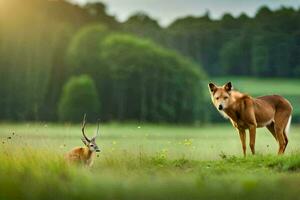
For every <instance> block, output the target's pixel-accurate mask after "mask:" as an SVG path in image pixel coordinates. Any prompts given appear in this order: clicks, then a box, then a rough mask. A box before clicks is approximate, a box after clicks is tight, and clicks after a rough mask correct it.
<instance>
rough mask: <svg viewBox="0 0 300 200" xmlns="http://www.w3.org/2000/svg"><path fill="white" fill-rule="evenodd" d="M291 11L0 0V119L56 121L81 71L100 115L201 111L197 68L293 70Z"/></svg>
mask: <svg viewBox="0 0 300 200" xmlns="http://www.w3.org/2000/svg"><path fill="white" fill-rule="evenodd" d="M299 13H300V12H299V9H298V10H295V9H292V8H285V7H282V8H279V9H277V10H270V9H269V8H267V7H262V8H260V9H259V10H258V11H257V14H256V15H255V16H254V17H251V18H250V17H248V16H247V15H245V14H241V15H240V16H238V17H233V16H232V15H230V14H224V16H223V17H222V18H221V19H219V20H213V19H211V18H210V16H209V12H207V13H206V14H205V15H203V16H200V17H191V16H188V17H185V18H180V19H177V20H176V21H174V22H173V23H172V24H171V25H170V26H168V27H161V26H159V23H158V22H157V21H156V20H155V19H153V18H151V16H148V15H147V14H146V13H141V12H139V13H135V14H133V15H132V16H131V17H129V18H128V20H127V21H125V22H123V23H120V22H117V21H116V19H115V18H114V17H113V16H110V15H108V14H107V12H106V6H105V5H104V4H102V3H89V4H87V5H85V6H82V7H79V6H76V5H73V4H71V3H69V2H68V1H43V0H27V1H26V3H24V2H23V1H22V0H9V1H6V2H3V3H2V4H1V6H0V55H1V59H0V80H1V81H0V83H1V84H0V92H1V95H2V98H0V103H1V105H2V108H3V109H1V110H0V120H18V121H27V120H33V121H41V120H44V121H57V120H58V113H57V110H58V109H57V105H58V102H59V98H60V94H61V93H62V88H63V85H64V84H65V83H66V81H67V80H68V79H69V78H70V77H71V76H74V75H75V76H78V75H81V74H87V75H89V76H90V77H91V78H92V79H93V80H94V82H95V86H96V89H97V92H98V94H99V98H100V97H101V99H98V101H99V102H100V103H101V108H102V109H101V115H102V116H101V117H103V119H105V120H138V121H168V122H173V123H177V122H181V123H182V122H196V121H203V119H209V116H210V115H211V113H212V112H213V113H214V114H215V113H216V112H215V111H209V112H205V111H207V108H206V106H203V105H204V104H203V100H204V97H203V90H202V87H201V86H199V84H198V83H197V80H196V79H198V81H200V80H203V75H204V74H209V75H212V76H215V75H222V76H223V75H229V74H230V75H235V76H239V75H243V76H261V77H274V76H276V77H292V78H297V77H298V76H299V73H300V59H299V58H300V57H299V53H300V39H299V38H300V37H299V36H300V32H299V30H300V26H299V23H298V22H299V16H300V14H299ZM27 27H30V28H27ZM113 33H117V36H116V35H115V34H113ZM128 34H131V35H135V36H137V37H136V38H133V36H128ZM141 37H142V38H143V39H146V40H141V39H140V38H141ZM115 38H119V39H118V40H117V39H115ZM150 40H151V41H152V42H150ZM118 42H120V45H118V44H117V43H118ZM154 43H157V44H159V45H157V44H154ZM112 48H116V52H113V49H112ZM130 48H133V49H132V50H131V49H130ZM169 49H171V50H170V51H169ZM106 51H107V52H106ZM175 52H176V53H175ZM180 54H181V55H180ZM183 56H184V57H183ZM186 57H188V58H186ZM196 68H197V69H198V70H196ZM114 73H116V74H114ZM123 73H124V74H123ZM197 74H198V75H197ZM159 76H162V77H159ZM187 77H190V78H187ZM196 77H198V78H196ZM253 84H254V85H255V83H253ZM205 87H206V86H205ZM132 88H133V89H132ZM280 88H281V87H280ZM285 90H286V89H284V90H281V91H280V92H284V91H285ZM245 91H246V90H245ZM279 94H280V93H279ZM289 98H291V99H293V101H294V102H296V103H297V102H298V97H297V96H295V95H291V96H289ZM131 102H132V103H131ZM205 105H206V104H205ZM295 110H298V108H295ZM297 112H298V111H297ZM294 119H295V118H294ZM296 119H300V117H299V116H297V117H296Z"/></svg>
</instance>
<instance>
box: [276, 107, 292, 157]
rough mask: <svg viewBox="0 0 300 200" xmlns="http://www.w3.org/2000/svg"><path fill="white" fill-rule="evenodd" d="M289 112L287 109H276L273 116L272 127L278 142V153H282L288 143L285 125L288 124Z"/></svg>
mask: <svg viewBox="0 0 300 200" xmlns="http://www.w3.org/2000/svg"><path fill="white" fill-rule="evenodd" d="M290 115H291V113H290V112H289V111H285V110H284V111H277V112H276V114H275V118H274V121H275V123H274V129H275V133H276V137H277V140H278V143H279V149H278V154H283V153H284V151H285V149H286V146H287V144H288V138H287V135H286V131H285V129H286V126H287V124H288V121H289V118H290Z"/></svg>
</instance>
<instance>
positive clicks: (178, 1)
mask: <svg viewBox="0 0 300 200" xmlns="http://www.w3.org/2000/svg"><path fill="white" fill-rule="evenodd" d="M70 1H73V2H77V3H80V4H84V3H86V2H95V1H99V0H70ZM102 2H104V3H105V4H106V5H107V8H108V12H109V14H112V15H115V16H116V17H117V19H118V20H119V21H124V20H126V19H127V18H128V16H130V15H131V14H132V13H135V12H137V11H145V12H146V13H148V14H149V15H150V16H152V17H153V18H155V19H157V20H158V21H159V23H160V24H161V25H168V24H169V23H171V22H172V21H173V20H174V19H175V18H178V17H183V16H186V15H195V16H199V15H203V13H205V11H206V10H209V11H210V15H211V17H212V18H220V17H221V16H222V15H223V14H224V12H230V13H232V14H233V15H234V16H237V15H239V14H240V13H241V12H245V13H247V14H248V15H249V16H253V15H254V14H255V12H256V10H257V8H258V7H260V6H262V5H268V6H269V7H270V8H272V9H275V8H278V7H280V6H281V5H284V6H289V7H291V6H292V7H294V8H299V7H300V0H102Z"/></svg>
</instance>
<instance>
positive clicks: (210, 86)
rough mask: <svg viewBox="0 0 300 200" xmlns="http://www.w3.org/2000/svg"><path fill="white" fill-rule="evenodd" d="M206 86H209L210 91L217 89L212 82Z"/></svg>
mask: <svg viewBox="0 0 300 200" xmlns="http://www.w3.org/2000/svg"><path fill="white" fill-rule="evenodd" d="M208 88H209V90H210V92H214V91H215V90H216V89H217V86H216V85H215V84H213V83H209V84H208Z"/></svg>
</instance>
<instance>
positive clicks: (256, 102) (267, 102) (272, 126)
mask: <svg viewBox="0 0 300 200" xmlns="http://www.w3.org/2000/svg"><path fill="white" fill-rule="evenodd" d="M208 88H209V91H210V94H211V100H212V102H213V104H214V106H215V107H216V108H217V109H218V111H219V112H220V113H221V114H222V115H223V116H224V117H225V118H228V119H229V120H230V121H231V123H232V125H233V126H234V127H235V128H236V129H237V131H238V133H239V135H240V140H241V143H242V149H243V153H244V156H246V130H247V129H248V130H249V136H250V144H249V145H250V149H251V152H252V154H255V138H256V128H260V127H267V129H268V130H269V131H270V132H271V134H272V135H273V136H274V138H275V139H276V141H277V142H278V144H279V148H278V154H284V152H285V149H286V147H287V144H288V135H287V134H288V131H289V128H290V125H291V119H292V111H293V108H292V105H291V104H290V102H289V101H288V100H287V99H285V98H283V97H282V96H279V95H268V96H261V97H257V98H253V97H251V96H249V95H247V94H244V93H241V92H238V91H236V90H233V87H232V84H231V82H229V83H227V84H225V85H223V86H217V85H215V84H213V83H209V85H208Z"/></svg>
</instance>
